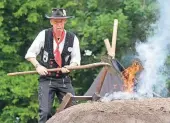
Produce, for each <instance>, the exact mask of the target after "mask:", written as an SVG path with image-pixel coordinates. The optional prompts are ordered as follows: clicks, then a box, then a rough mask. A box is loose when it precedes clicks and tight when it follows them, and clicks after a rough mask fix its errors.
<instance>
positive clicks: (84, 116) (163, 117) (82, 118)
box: [47, 98, 170, 123]
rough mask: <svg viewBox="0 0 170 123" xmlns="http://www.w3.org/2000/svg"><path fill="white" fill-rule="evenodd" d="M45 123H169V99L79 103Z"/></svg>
mask: <svg viewBox="0 0 170 123" xmlns="http://www.w3.org/2000/svg"><path fill="white" fill-rule="evenodd" d="M47 123H170V98H151V99H138V100H114V101H110V102H87V103H81V104H78V105H74V106H72V107H69V108H67V109H65V110H63V111H61V112H60V113H56V114H55V115H54V116H53V117H52V118H50V119H49V120H48V121H47Z"/></svg>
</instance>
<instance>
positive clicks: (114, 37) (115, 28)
mask: <svg viewBox="0 0 170 123" xmlns="http://www.w3.org/2000/svg"><path fill="white" fill-rule="evenodd" d="M117 28H118V20H117V19H115V20H114V26H113V34H112V52H113V54H114V56H112V57H113V58H115V52H116V39H117Z"/></svg>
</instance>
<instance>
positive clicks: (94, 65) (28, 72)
mask: <svg viewBox="0 0 170 123" xmlns="http://www.w3.org/2000/svg"><path fill="white" fill-rule="evenodd" d="M100 66H111V65H110V64H109V63H105V62H99V63H92V64H87V65H80V66H69V67H67V69H68V70H80V69H88V68H94V67H100ZM47 71H48V72H55V71H61V68H53V69H47ZM24 74H37V71H24V72H14V73H8V74H7V75H8V76H16V75H24Z"/></svg>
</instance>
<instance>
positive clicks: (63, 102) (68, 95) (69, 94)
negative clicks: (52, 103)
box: [56, 93, 73, 112]
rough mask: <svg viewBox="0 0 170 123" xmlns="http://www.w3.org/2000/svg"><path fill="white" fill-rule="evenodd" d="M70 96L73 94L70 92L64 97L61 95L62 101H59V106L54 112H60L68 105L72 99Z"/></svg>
mask: <svg viewBox="0 0 170 123" xmlns="http://www.w3.org/2000/svg"><path fill="white" fill-rule="evenodd" d="M72 97H73V95H72V94H71V93H67V94H66V95H65V96H64V97H63V101H62V102H61V104H60V106H59V107H58V109H57V111H56V112H60V111H63V110H64V109H65V108H67V107H68V105H69V104H70V103H71V101H72Z"/></svg>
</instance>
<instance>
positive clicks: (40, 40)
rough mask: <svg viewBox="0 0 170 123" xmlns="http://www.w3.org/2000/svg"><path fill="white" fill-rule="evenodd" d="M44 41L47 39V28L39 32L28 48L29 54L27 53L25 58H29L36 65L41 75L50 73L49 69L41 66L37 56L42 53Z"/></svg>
mask: <svg viewBox="0 0 170 123" xmlns="http://www.w3.org/2000/svg"><path fill="white" fill-rule="evenodd" d="M44 41H45V30H43V31H41V32H40V33H39V34H38V36H37V37H36V38H35V40H34V41H33V43H32V45H31V46H30V48H29V49H28V51H27V54H26V55H25V59H27V60H28V61H30V62H31V63H32V64H33V65H34V67H35V68H36V71H37V72H38V73H39V74H40V75H46V74H48V72H47V69H46V68H45V67H43V66H41V65H40V64H39V62H38V61H37V60H36V56H37V55H38V54H39V53H40V50H41V48H42V47H44Z"/></svg>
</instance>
